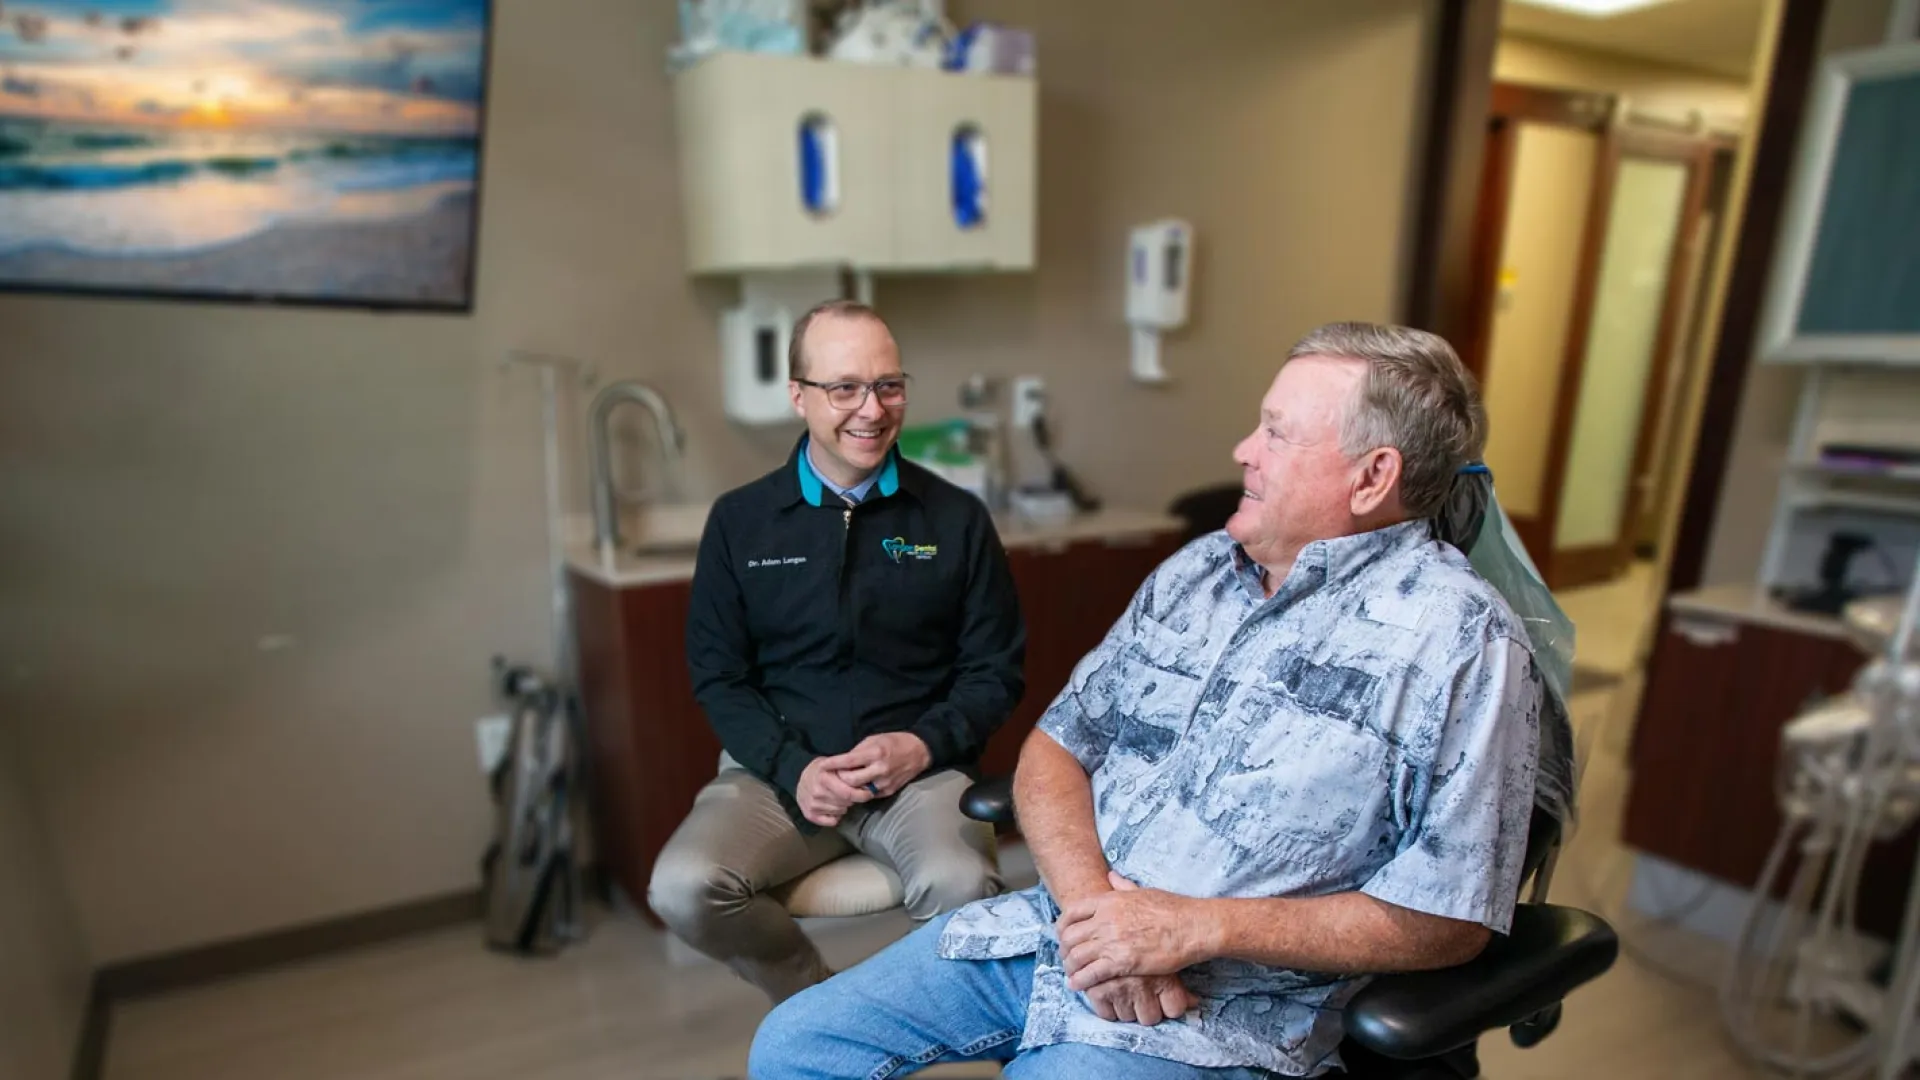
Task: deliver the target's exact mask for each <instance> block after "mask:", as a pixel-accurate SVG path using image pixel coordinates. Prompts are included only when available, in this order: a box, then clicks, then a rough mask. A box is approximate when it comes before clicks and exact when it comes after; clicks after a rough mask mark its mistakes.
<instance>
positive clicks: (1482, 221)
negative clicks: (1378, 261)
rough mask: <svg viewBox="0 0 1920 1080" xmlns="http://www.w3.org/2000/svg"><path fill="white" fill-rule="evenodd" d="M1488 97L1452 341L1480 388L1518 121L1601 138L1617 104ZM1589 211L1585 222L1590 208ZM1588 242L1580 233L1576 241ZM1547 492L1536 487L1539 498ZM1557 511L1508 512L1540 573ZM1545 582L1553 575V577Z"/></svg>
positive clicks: (1497, 93)
mask: <svg viewBox="0 0 1920 1080" xmlns="http://www.w3.org/2000/svg"><path fill="white" fill-rule="evenodd" d="M1489 100H1490V104H1489V109H1488V115H1487V117H1486V118H1485V120H1484V121H1483V123H1484V125H1485V128H1486V132H1487V136H1486V149H1485V152H1484V159H1483V166H1482V169H1481V175H1480V189H1479V199H1478V201H1477V204H1476V207H1475V212H1474V229H1473V245H1472V249H1471V255H1470V261H1471V266H1472V289H1471V291H1470V293H1469V301H1468V310H1467V316H1466V319H1465V322H1464V325H1463V327H1462V332H1461V337H1460V339H1459V342H1458V345H1459V349H1460V358H1461V360H1462V362H1464V363H1465V364H1466V366H1467V370H1469V371H1471V372H1472V373H1473V376H1474V378H1475V379H1477V380H1478V381H1479V382H1480V384H1481V385H1482V386H1483V387H1484V386H1485V385H1486V381H1487V359H1488V352H1489V350H1490V349H1491V348H1492V345H1493V314H1494V305H1495V304H1496V303H1497V301H1498V299H1499V294H1500V287H1499V278H1500V255H1501V252H1502V251H1503V250H1504V249H1505V247H1506V241H1507V210H1508V203H1509V200H1510V199H1511V198H1512V196H1513V166H1514V147H1515V143H1516V142H1517V141H1518V132H1519V125H1520V124H1522V123H1532V124H1547V125H1552V126H1555V127H1567V128H1573V129H1575V130H1579V131H1586V132H1590V133H1592V134H1594V135H1598V136H1601V137H1603V138H1604V137H1605V134H1606V131H1607V129H1608V126H1609V125H1610V124H1611V123H1612V121H1613V114H1614V110H1615V109H1616V108H1617V107H1618V99H1616V98H1615V97H1614V96H1613V95H1611V94H1602V93H1589V92H1584V91H1575V90H1559V89H1553V88H1549V87H1539V86H1528V85H1524V84H1521V83H1507V82H1498V83H1495V84H1494V85H1493V89H1492V92H1491V94H1490V95H1489ZM1600 166H1601V162H1600V160H1599V159H1596V161H1595V169H1596V173H1595V177H1594V183H1595V184H1596V185H1597V184H1598V183H1600V181H1601V179H1602V175H1603V174H1602V171H1601V168H1600ZM1603 205H1604V204H1603ZM1588 217H1589V225H1591V217H1592V214H1591V211H1589V214H1588ZM1587 242H1588V241H1587V239H1586V238H1584V237H1583V239H1582V243H1583V244H1585V243H1587ZM1582 273H1584V270H1583V271H1582ZM1577 280H1578V279H1577ZM1578 287H1579V286H1578V285H1577V284H1576V288H1578ZM1563 359H1564V358H1563ZM1552 480H1553V477H1552V474H1549V475H1548V487H1549V489H1551V488H1552V487H1553V484H1552ZM1494 483H1495V485H1496V486H1497V485H1498V484H1499V478H1498V477H1495V478H1494ZM1550 493H1551V491H1543V492H1542V493H1541V495H1542V499H1543V501H1544V500H1545V498H1546V496H1547V495H1548V494H1550ZM1555 513H1558V510H1557V508H1555V507H1553V506H1549V505H1545V504H1544V502H1543V506H1542V510H1541V513H1540V514H1539V515H1538V516H1537V517H1535V518H1512V524H1513V531H1514V532H1515V533H1517V534H1518V535H1519V537H1520V542H1521V543H1522V544H1524V545H1525V546H1526V549H1527V551H1528V553H1529V554H1530V555H1531V556H1532V557H1533V559H1534V561H1535V563H1537V564H1538V565H1540V567H1541V569H1542V572H1543V573H1545V572H1546V569H1547V564H1548V563H1549V561H1550V559H1551V557H1552V554H1553V526H1552V520H1553V519H1552V517H1551V516H1550V515H1551V514H1555ZM1548 581H1549V582H1551V581H1552V578H1551V576H1549V577H1548Z"/></svg>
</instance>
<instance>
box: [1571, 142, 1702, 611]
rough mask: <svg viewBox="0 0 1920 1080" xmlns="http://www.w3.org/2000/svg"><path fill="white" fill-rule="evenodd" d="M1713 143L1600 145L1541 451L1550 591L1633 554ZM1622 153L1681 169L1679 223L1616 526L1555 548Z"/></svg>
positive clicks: (1586, 580) (1586, 579) (1599, 573)
mask: <svg viewBox="0 0 1920 1080" xmlns="http://www.w3.org/2000/svg"><path fill="white" fill-rule="evenodd" d="M1713 149H1714V146H1713V143H1712V142H1711V141H1709V140H1706V139H1698V138H1693V137H1690V136H1684V135H1677V134H1673V133H1669V132H1659V131H1647V130H1641V129H1637V128H1632V127H1614V128H1612V129H1610V130H1609V131H1608V132H1607V133H1606V136H1605V141H1604V142H1603V143H1602V145H1601V150H1600V158H1599V161H1598V162H1597V163H1596V164H1597V174H1596V175H1595V177H1594V182H1593V189H1592V197H1591V199H1590V201H1589V203H1588V208H1587V222H1586V230H1585V235H1584V237H1583V239H1582V241H1581V253H1580V270H1579V273H1578V274H1577V275H1576V277H1575V279H1574V307H1573V317H1572V318H1571V319H1570V320H1568V323H1567V341H1566V344H1565V346H1564V347H1563V348H1562V350H1561V355H1562V357H1563V358H1564V367H1563V369H1562V370H1561V376H1560V387H1559V394H1558V397H1557V400H1556V401H1555V402H1554V415H1553V426H1552V429H1551V431H1552V435H1551V438H1550V440H1549V442H1548V449H1547V471H1546V490H1545V491H1544V492H1542V494H1541V514H1540V516H1541V518H1542V523H1541V526H1540V528H1541V529H1542V530H1543V531H1544V535H1543V536H1542V540H1543V542H1544V550H1545V551H1546V553H1547V555H1546V559H1545V560H1544V562H1545V565H1544V566H1543V567H1542V571H1543V573H1544V574H1545V576H1546V579H1547V585H1548V586H1549V587H1550V588H1555V589H1562V588H1571V587H1574V586H1579V585H1587V584H1592V583H1594V582H1597V581H1604V580H1606V579H1607V578H1609V577H1612V576H1613V575H1614V574H1615V573H1617V572H1618V571H1619V570H1620V569H1621V568H1622V567H1623V566H1625V564H1626V563H1628V562H1630V561H1631V560H1632V558H1633V535H1634V534H1633V528H1632V525H1633V522H1634V521H1635V520H1637V515H1636V509H1637V507H1638V506H1639V503H1640V501H1641V500H1642V499H1643V498H1644V493H1641V494H1640V495H1636V494H1635V490H1634V489H1635V486H1636V483H1637V481H1636V478H1637V477H1638V476H1639V475H1640V474H1641V473H1642V472H1644V471H1645V469H1646V464H1647V461H1646V456H1647V454H1648V452H1649V451H1651V450H1652V448H1653V437H1652V436H1653V431H1654V427H1655V424H1656V422H1657V418H1658V415H1659V410H1658V402H1657V401H1653V400H1650V399H1652V398H1654V397H1656V396H1658V395H1659V394H1660V393H1661V392H1662V389H1663V387H1664V386H1665V382H1664V380H1665V378H1666V373H1667V365H1668V364H1669V363H1670V362H1671V360H1672V356H1671V353H1672V349H1673V334H1674V330H1675V328H1676V327H1677V326H1678V325H1679V317H1680V307H1681V305H1682V304H1683V303H1684V302H1685V299H1686V284H1687V282H1686V265H1687V249H1688V237H1689V236H1691V235H1692V232H1693V229H1694V227H1695V226H1696V225H1698V224H1699V221H1700V213H1701V210H1702V208H1703V207H1704V206H1705V205H1706V198H1707V187H1708V185H1709V184H1710V183H1711V181H1712V178H1713V156H1712V155H1713ZM1630 158H1637V159H1641V160H1655V161H1668V162H1677V163H1679V164H1682V165H1685V166H1686V168H1687V189H1686V193H1685V195H1684V196H1683V198H1682V202H1681V207H1680V222H1679V224H1678V225H1677V226H1676V227H1675V230H1674V243H1673V250H1672V251H1670V252H1669V253H1668V255H1667V288H1666V294H1665V297H1664V298H1663V299H1662V301H1661V305H1660V324H1659V328H1658V329H1657V330H1656V331H1655V332H1654V342H1653V360H1652V364H1651V366H1650V367H1649V368H1648V369H1647V384H1646V387H1645V388H1644V389H1643V390H1642V398H1641V409H1640V424H1639V430H1638V431H1636V432H1635V433H1634V452H1633V460H1632V463H1631V465H1630V467H1629V469H1628V472H1627V491H1626V493H1625V495H1624V496H1623V498H1624V499H1625V500H1626V501H1625V503H1624V504H1623V505H1622V507H1621V512H1620V513H1621V525H1620V531H1619V533H1618V535H1617V536H1616V537H1615V538H1614V540H1613V542H1611V543H1607V544H1594V545H1589V546H1586V547H1579V548H1568V549H1561V548H1560V547H1558V546H1557V544H1556V543H1555V539H1556V537H1555V533H1556V531H1557V529H1558V525H1559V520H1560V509H1561V504H1562V502H1563V501H1564V496H1565V493H1566V480H1567V475H1566V472H1567V465H1568V462H1569V459H1570V458H1571V457H1572V453H1573V428H1574V423H1575V420H1576V418H1577V417H1578V413H1579V407H1580V384H1581V379H1582V377H1583V376H1585V374H1586V371H1587V359H1588V357H1587V346H1588V339H1589V336H1590V334H1591V332H1592V329H1593V309H1594V304H1595V301H1596V300H1597V299H1598V289H1599V284H1600V263H1601V260H1602V259H1603V258H1604V257H1605V255H1606V241H1607V227H1608V225H1609V224H1610V223H1611V218H1612V209H1613V189H1614V183H1615V181H1616V179H1617V178H1618V176H1619V173H1620V166H1621V164H1622V163H1623V162H1625V161H1627V160H1628V159H1630Z"/></svg>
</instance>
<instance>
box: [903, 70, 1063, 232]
mask: <svg viewBox="0 0 1920 1080" xmlns="http://www.w3.org/2000/svg"><path fill="white" fill-rule="evenodd" d="M893 74H894V75H895V76H896V78H897V80H898V85H899V93H897V94H894V95H891V96H892V98H893V102H894V106H893V120H892V124H893V139H894V161H893V163H894V244H893V248H894V251H893V258H892V259H891V261H890V262H889V263H887V264H886V268H888V269H900V270H906V269H934V270H979V269H995V270H1024V269H1031V268H1032V267H1033V263H1034V254H1033V251H1034V203H1035V197H1036V186H1037V180H1038V166H1037V162H1036V156H1037V153H1038V131H1039V117H1038V92H1037V87H1036V83H1035V80H1033V79H1032V78H1027V77H1017V76H1001V75H959V74H951V73H947V72H935V71H922V70H897V71H895V72H893ZM956 156H960V157H962V158H964V160H963V161H961V162H959V163H956V160H955V159H956ZM963 174H971V175H972V177H973V179H974V180H975V181H977V187H978V198H977V199H969V198H967V196H966V193H965V191H964V189H965V188H966V187H967V185H968V181H967V180H965V179H963V178H962V177H963Z"/></svg>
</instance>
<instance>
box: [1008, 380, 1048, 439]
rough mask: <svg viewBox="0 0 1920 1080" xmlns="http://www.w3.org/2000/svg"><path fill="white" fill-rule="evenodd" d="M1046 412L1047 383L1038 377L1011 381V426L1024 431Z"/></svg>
mask: <svg viewBox="0 0 1920 1080" xmlns="http://www.w3.org/2000/svg"><path fill="white" fill-rule="evenodd" d="M1046 411H1047V383H1046V380H1045V379H1042V378H1041V377H1040V376H1038V375H1022V376H1020V377H1019V378H1017V379H1015V380H1013V426H1014V430H1016V431H1025V430H1027V429H1028V428H1030V427H1032V426H1033V422H1034V420H1035V419H1037V418H1039V416H1040V414H1042V413H1044V412H1046Z"/></svg>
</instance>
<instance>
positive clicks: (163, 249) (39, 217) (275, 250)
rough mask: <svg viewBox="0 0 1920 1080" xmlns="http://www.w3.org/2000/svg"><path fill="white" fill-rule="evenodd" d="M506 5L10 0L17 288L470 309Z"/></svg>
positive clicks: (10, 245)
mask: <svg viewBox="0 0 1920 1080" xmlns="http://www.w3.org/2000/svg"><path fill="white" fill-rule="evenodd" d="M489 20H490V11H489V3H488V0H0V289H8V290H36V291H55V292H81V293H105V294H118V295H129V294H132V295H143V296H169V297H183V298H184V297H191V298H199V299H231V300H236V301H246V302H255V303H257V302H261V301H269V302H284V303H311V304H340V305H352V306H362V307H381V308H423V309H439V310H451V311H465V310H469V309H470V308H471V306H472V300H473V277H474V273H473V271H474V261H475V259H474V255H475V245H476V239H477V236H476V233H477V228H476V226H477V220H478V203H479V188H480V161H481V134H482V128H483V122H484V112H485V101H486V77H487V45H488V30H489Z"/></svg>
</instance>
